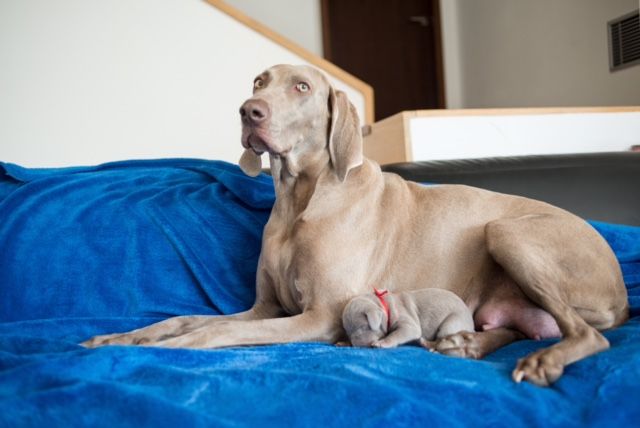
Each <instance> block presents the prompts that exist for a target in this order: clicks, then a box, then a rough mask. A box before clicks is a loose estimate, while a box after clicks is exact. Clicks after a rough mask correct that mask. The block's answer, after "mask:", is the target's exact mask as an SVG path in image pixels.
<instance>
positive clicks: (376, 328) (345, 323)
mask: <svg viewBox="0 0 640 428" xmlns="http://www.w3.org/2000/svg"><path fill="white" fill-rule="evenodd" d="M386 323H387V317H386V315H385V313H384V311H383V310H382V308H381V307H380V305H378V304H376V302H375V301H374V300H373V299H371V298H370V297H369V296H358V297H354V298H353V299H351V300H350V301H349V303H347V306H345V308H344V311H343V312H342V327H343V328H344V330H345V332H346V333H347V336H348V337H349V341H350V342H351V344H352V345H353V346H371V345H372V344H373V343H374V342H376V341H378V340H379V339H382V338H383V337H384V336H386V334H387V324H386Z"/></svg>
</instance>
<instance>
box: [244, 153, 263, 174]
mask: <svg viewBox="0 0 640 428" xmlns="http://www.w3.org/2000/svg"><path fill="white" fill-rule="evenodd" d="M239 163H240V169H241V170H242V172H244V173H245V174H247V175H248V176H250V177H256V176H257V175H258V174H260V171H262V159H261V158H260V155H258V154H256V152H254V151H253V150H251V149H245V151H244V153H242V156H241V157H240V162H239Z"/></svg>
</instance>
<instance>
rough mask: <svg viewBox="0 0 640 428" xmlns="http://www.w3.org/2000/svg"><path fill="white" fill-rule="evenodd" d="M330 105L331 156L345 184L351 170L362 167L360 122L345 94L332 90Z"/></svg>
mask: <svg viewBox="0 0 640 428" xmlns="http://www.w3.org/2000/svg"><path fill="white" fill-rule="evenodd" d="M329 105H330V107H331V127H330V129H329V156H330V157H331V163H332V164H333V169H334V171H335V173H336V175H337V176H338V179H339V180H340V181H341V182H343V181H344V180H345V178H347V174H348V173H349V171H350V170H351V169H353V168H355V167H358V166H360V165H362V132H361V131H360V121H359V119H358V113H357V112H356V109H355V107H354V106H353V104H351V103H350V102H349V100H348V99H347V95H346V94H345V93H344V92H342V91H337V90H335V89H333V88H330V92H329Z"/></svg>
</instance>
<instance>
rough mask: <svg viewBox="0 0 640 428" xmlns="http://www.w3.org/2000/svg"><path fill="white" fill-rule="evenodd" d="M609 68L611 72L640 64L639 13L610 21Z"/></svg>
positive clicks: (632, 13)
mask: <svg viewBox="0 0 640 428" xmlns="http://www.w3.org/2000/svg"><path fill="white" fill-rule="evenodd" d="M608 25H609V68H610V69H611V71H614V70H619V69H621V68H626V67H629V66H631V65H636V64H640V18H639V15H638V11H637V10H636V11H634V12H631V13H628V14H626V15H624V16H621V17H620V18H617V19H614V20H612V21H609V23H608Z"/></svg>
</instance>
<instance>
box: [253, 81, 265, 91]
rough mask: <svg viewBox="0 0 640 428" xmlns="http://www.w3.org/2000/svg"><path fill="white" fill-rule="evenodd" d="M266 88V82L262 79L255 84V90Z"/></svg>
mask: <svg viewBox="0 0 640 428" xmlns="http://www.w3.org/2000/svg"><path fill="white" fill-rule="evenodd" d="M263 86H264V80H262V79H256V80H255V81H254V82H253V89H260V88H262V87H263Z"/></svg>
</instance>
